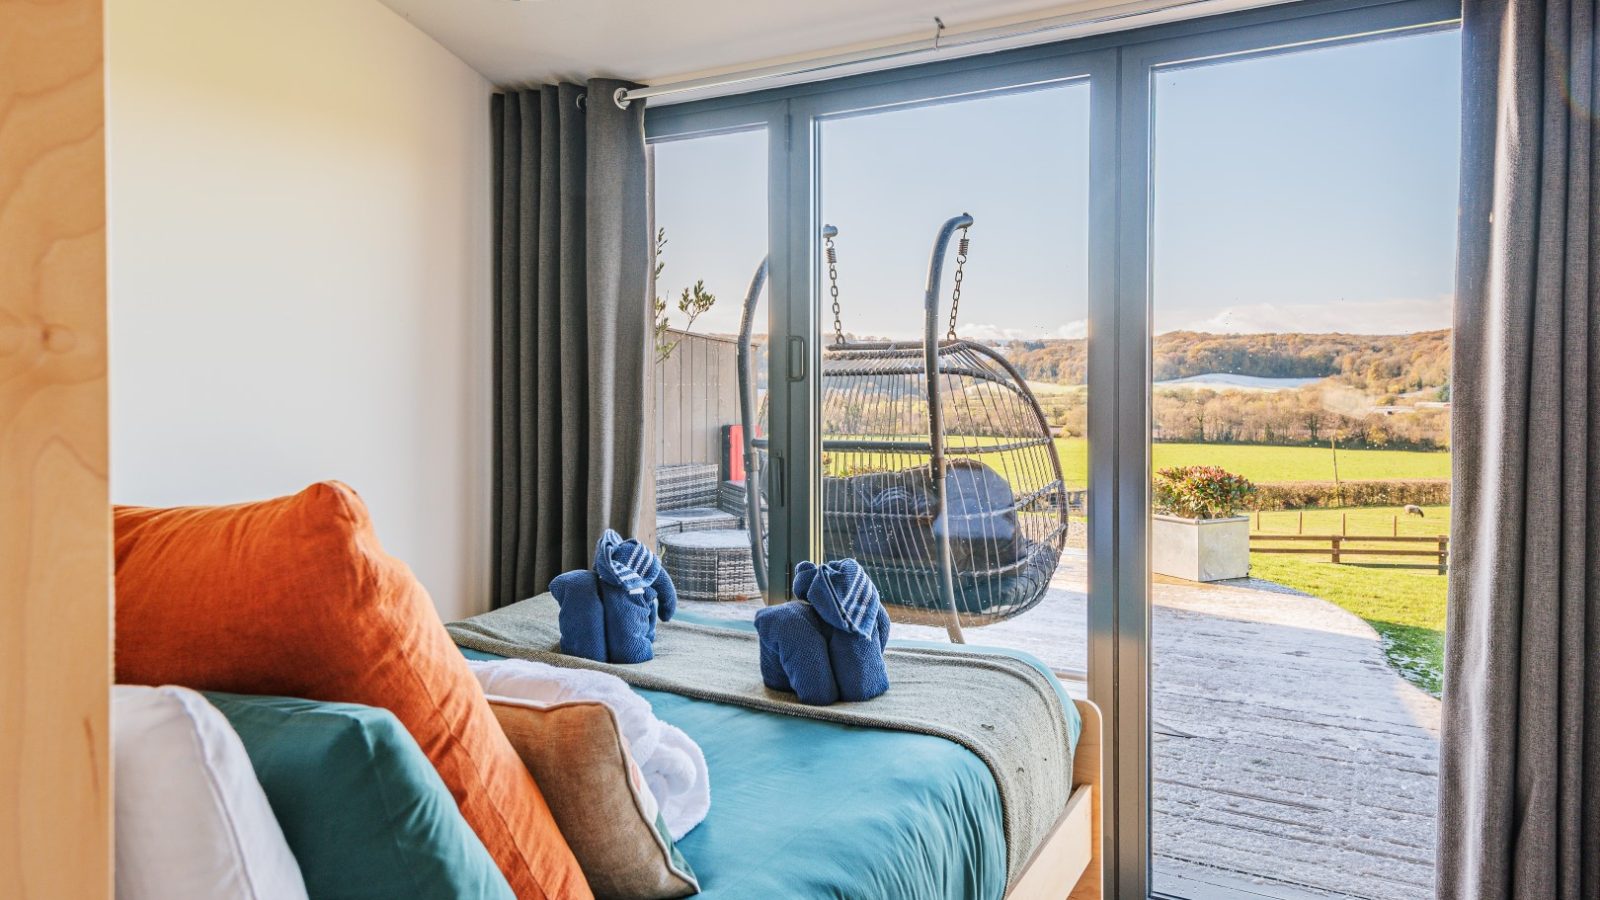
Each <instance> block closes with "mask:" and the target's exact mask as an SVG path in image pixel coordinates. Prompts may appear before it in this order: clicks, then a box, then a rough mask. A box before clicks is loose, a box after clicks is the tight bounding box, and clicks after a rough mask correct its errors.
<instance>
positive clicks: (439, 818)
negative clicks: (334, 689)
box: [206, 692, 515, 900]
mask: <svg viewBox="0 0 1600 900" xmlns="http://www.w3.org/2000/svg"><path fill="white" fill-rule="evenodd" d="M206 699H208V700H210V701H211V703H212V704H213V705H214V706H216V708H217V709H220V710H222V714H223V715H224V716H227V717H228V721H229V722H230V723H232V725H233V728H234V730H235V731H237V732H238V733H239V738H240V739H241V740H242V741H244V749H245V752H246V753H248V754H249V755H250V764H251V766H253V767H254V768H255V770H256V777H257V778H258V779H260V781H261V787H262V788H263V789H264V790H265V791H266V793H267V802H268V803H270V804H271V805H272V811H273V813H274V814H276V815H277V817H278V824H279V825H281V826H282V827H283V835H284V837H285V838H287V839H288V841H289V849H290V850H292V851H294V855H295V859H296V860H298V861H299V863H300V872H301V874H302V875H303V876H304V877H305V882H306V892H307V893H308V894H309V895H310V897H311V900H393V898H396V897H418V898H430V900H431V898H440V900H449V898H474V900H477V898H483V900H515V896H514V895H513V894H512V893H511V886H510V885H509V884H507V883H506V879H505V876H504V875H501V874H500V870H499V869H498V868H497V867H496V866H495V864H494V860H493V859H492V858H491V857H490V856H489V851H488V850H486V849H485V848H484V846H483V842H482V841H480V840H478V836H477V835H476V834H474V833H473V831H472V828H471V826H469V825H468V824H467V821H466V819H464V818H462V816H461V811H460V810H459V809H457V808H456V802H455V798H453V797H451V796H450V791H449V789H448V788H446V787H445V786H444V781H443V779H441V778H440V777H439V773H438V772H436V771H434V768H433V764H432V763H430V762H428V758H427V756H425V755H423V753H422V748H420V747H418V746H417V742H416V741H415V740H413V739H412V737H411V735H410V733H408V732H407V731H406V729H405V726H403V725H401V724H400V720H399V719H396V718H395V717H394V714H393V713H391V712H389V711H388V710H386V709H377V708H374V707H371V706H360V705H358V704H354V703H318V702H315V701H312V700H300V699H297V698H293V697H258V696H248V695H244V694H221V693H210V692H208V693H206Z"/></svg>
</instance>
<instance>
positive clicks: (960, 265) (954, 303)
mask: <svg viewBox="0 0 1600 900" xmlns="http://www.w3.org/2000/svg"><path fill="white" fill-rule="evenodd" d="M970 249H972V240H971V239H970V238H968V237H967V227H966V226H963V227H962V229H961V242H960V243H959V244H957V245H956V279H955V281H956V286H955V289H954V290H952V291H951V292H950V329H949V330H948V331H946V332H945V335H944V337H945V340H947V341H953V340H955V339H956V316H957V315H958V314H959V313H960V312H961V280H962V279H963V278H965V277H966V274H967V251H968V250H970Z"/></svg>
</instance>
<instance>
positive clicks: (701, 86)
mask: <svg viewBox="0 0 1600 900" xmlns="http://www.w3.org/2000/svg"><path fill="white" fill-rule="evenodd" d="M1216 2H1217V0H1167V2H1157V3H1140V4H1137V6H1138V8H1137V9H1129V8H1128V4H1125V5H1123V6H1122V7H1120V8H1118V9H1115V10H1112V11H1101V12H1094V11H1091V12H1083V13H1075V14H1074V13H1068V14H1065V15H1060V16H1051V17H1049V18H1044V19H1033V20H1031V21H1027V22H1018V23H1014V24H1011V25H997V26H993V27H990V28H979V29H976V30H974V31H969V32H964V33H962V34H958V35H954V36H950V37H946V36H945V26H944V22H943V21H941V20H940V19H939V18H938V17H934V20H933V22H934V32H933V36H932V37H930V38H923V39H919V40H915V41H903V42H901V43H898V44H890V45H888V46H885V47H874V48H872V49H870V50H856V51H852V52H849V53H836V54H832V55H829V56H821V57H816V58H813V59H806V60H798V61H795V62H791V63H781V64H778V65H772V66H762V67H760V68H755V69H745V70H743V71H739V72H729V73H727V74H725V75H710V76H706V77H704V78H690V79H687V80H685V81H669V82H666V83H665V84H654V85H650V86H648V87H639V88H617V90H616V93H615V94H614V95H613V97H612V99H613V100H615V101H616V104H617V105H618V106H620V107H622V108H623V109H627V108H628V105H629V104H630V103H632V102H633V101H635V100H646V99H649V98H650V97H664V96H667V95H669V94H680V93H684V92H685V91H698V90H707V89H711V88H719V87H730V86H732V85H737V84H748V83H750V82H754V81H766V80H769V79H773V78H783V77H787V76H793V75H810V74H815V73H818V72H826V71H828V70H830V69H839V68H843V67H845V66H853V65H858V64H863V63H877V62H889V61H892V60H896V59H900V58H903V57H907V56H916V55H920V54H924V53H932V52H939V51H944V50H960V49H971V48H974V47H980V46H982V45H985V44H993V43H999V42H1002V41H1014V40H1018V39H1023V38H1030V37H1036V36H1040V35H1046V34H1053V33H1055V32H1060V31H1067V30H1069V29H1075V28H1086V27H1091V26H1095V25H1105V24H1111V23H1115V22H1121V21H1124V20H1127V19H1137V18H1142V17H1145V16H1153V15H1159V14H1161V13H1166V12H1172V11H1174V10H1180V9H1184V8H1187V7H1192V6H1209V5H1212V4H1214V3H1216ZM1275 2H1281V0H1262V2H1259V3H1255V4H1251V5H1257V6H1266V5H1270V4H1272V3H1275ZM1235 6H1237V4H1235ZM997 49H998V48H997Z"/></svg>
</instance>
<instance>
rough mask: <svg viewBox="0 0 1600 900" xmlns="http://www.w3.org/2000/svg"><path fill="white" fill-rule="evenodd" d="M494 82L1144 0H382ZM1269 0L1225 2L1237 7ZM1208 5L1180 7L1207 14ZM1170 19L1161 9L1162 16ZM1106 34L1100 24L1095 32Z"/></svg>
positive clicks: (643, 73) (699, 67)
mask: <svg viewBox="0 0 1600 900" xmlns="http://www.w3.org/2000/svg"><path fill="white" fill-rule="evenodd" d="M382 2H383V3H384V4H385V5H387V6H388V7H390V8H391V9H393V10H394V11H395V12H397V13H399V14H400V15H401V16H404V17H405V18H406V19H408V20H409V21H411V23H412V24H414V25H416V26H417V27H418V28H420V29H421V30H422V31H424V32H426V33H427V34H429V35H431V36H433V38H434V39H435V40H437V41H439V43H441V44H443V45H444V46H445V47H446V48H448V49H449V50H451V51H452V52H453V53H455V54H456V55H457V56H460V57H461V58H462V59H463V60H465V61H466V62H467V64H468V65H470V66H472V67H473V68H475V69H477V70H478V71H479V72H481V73H483V75H484V76H485V77H487V78H488V79H489V80H490V81H492V82H494V83H495V84H496V85H500V86H519V85H525V84H535V83H542V82H550V81H557V80H582V79H585V78H594V77H611V78H623V79H628V80H632V81H637V82H640V83H644V84H652V83H660V82H663V81H677V80H681V79H683V78H688V77H695V76H702V75H707V74H714V73H721V72H727V71H733V70H738V69H746V68H751V67H755V66H762V65H768V64H773V63H778V62H788V61H791V60H795V59H802V58H809V57H816V56H818V55H822V54H829V53H834V52H841V51H850V50H857V49H863V48H868V47H876V46H885V45H888V44H893V43H898V42H902V41H908V40H916V39H919V38H929V37H931V36H932V35H933V32H934V24H933V18H934V16H939V17H941V18H942V19H943V20H944V23H945V25H946V26H947V28H948V31H947V32H946V36H947V37H950V36H955V35H959V34H960V33H961V32H964V31H972V30H975V29H979V28H987V27H992V26H998V25H1006V24H1011V23H1015V22H1021V21H1027V20H1032V19H1039V18H1045V17H1051V16H1060V15H1073V14H1077V13H1085V12H1095V11H1103V10H1118V11H1120V10H1122V9H1124V8H1127V9H1139V8H1144V9H1149V8H1151V7H1155V6H1160V5H1170V4H1171V0H1166V2H1165V3H1154V2H1149V0H1077V2H1070V3H1062V2H1060V0H937V2H930V0H806V2H783V0H744V2H739V0H652V2H645V0H382ZM1263 2H1271V0H1254V2H1243V3H1241V2H1223V3H1218V4H1217V5H1219V6H1227V7H1232V8H1237V7H1239V6H1246V5H1262V3H1263ZM1203 7H1204V5H1198V6H1196V7H1194V8H1192V9H1189V10H1188V11H1187V12H1188V14H1190V15H1192V14H1198V13H1200V12H1203V11H1206V10H1205V9H1204V8H1203ZM1170 17H1176V16H1164V17H1163V18H1170ZM1101 30H1104V29H1101Z"/></svg>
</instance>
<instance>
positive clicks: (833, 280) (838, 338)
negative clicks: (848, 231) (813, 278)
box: [823, 236, 844, 347]
mask: <svg viewBox="0 0 1600 900" xmlns="http://www.w3.org/2000/svg"><path fill="white" fill-rule="evenodd" d="M823 240H824V242H825V243H826V244H827V247H826V250H825V252H826V254H827V258H828V294H829V295H830V296H831V297H832V298H833V345H834V346H835V347H843V346H844V324H843V323H842V322H840V321H839V254H838V252H837V251H836V250H834V247H833V237H832V236H829V237H826V238H824V239H823Z"/></svg>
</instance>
